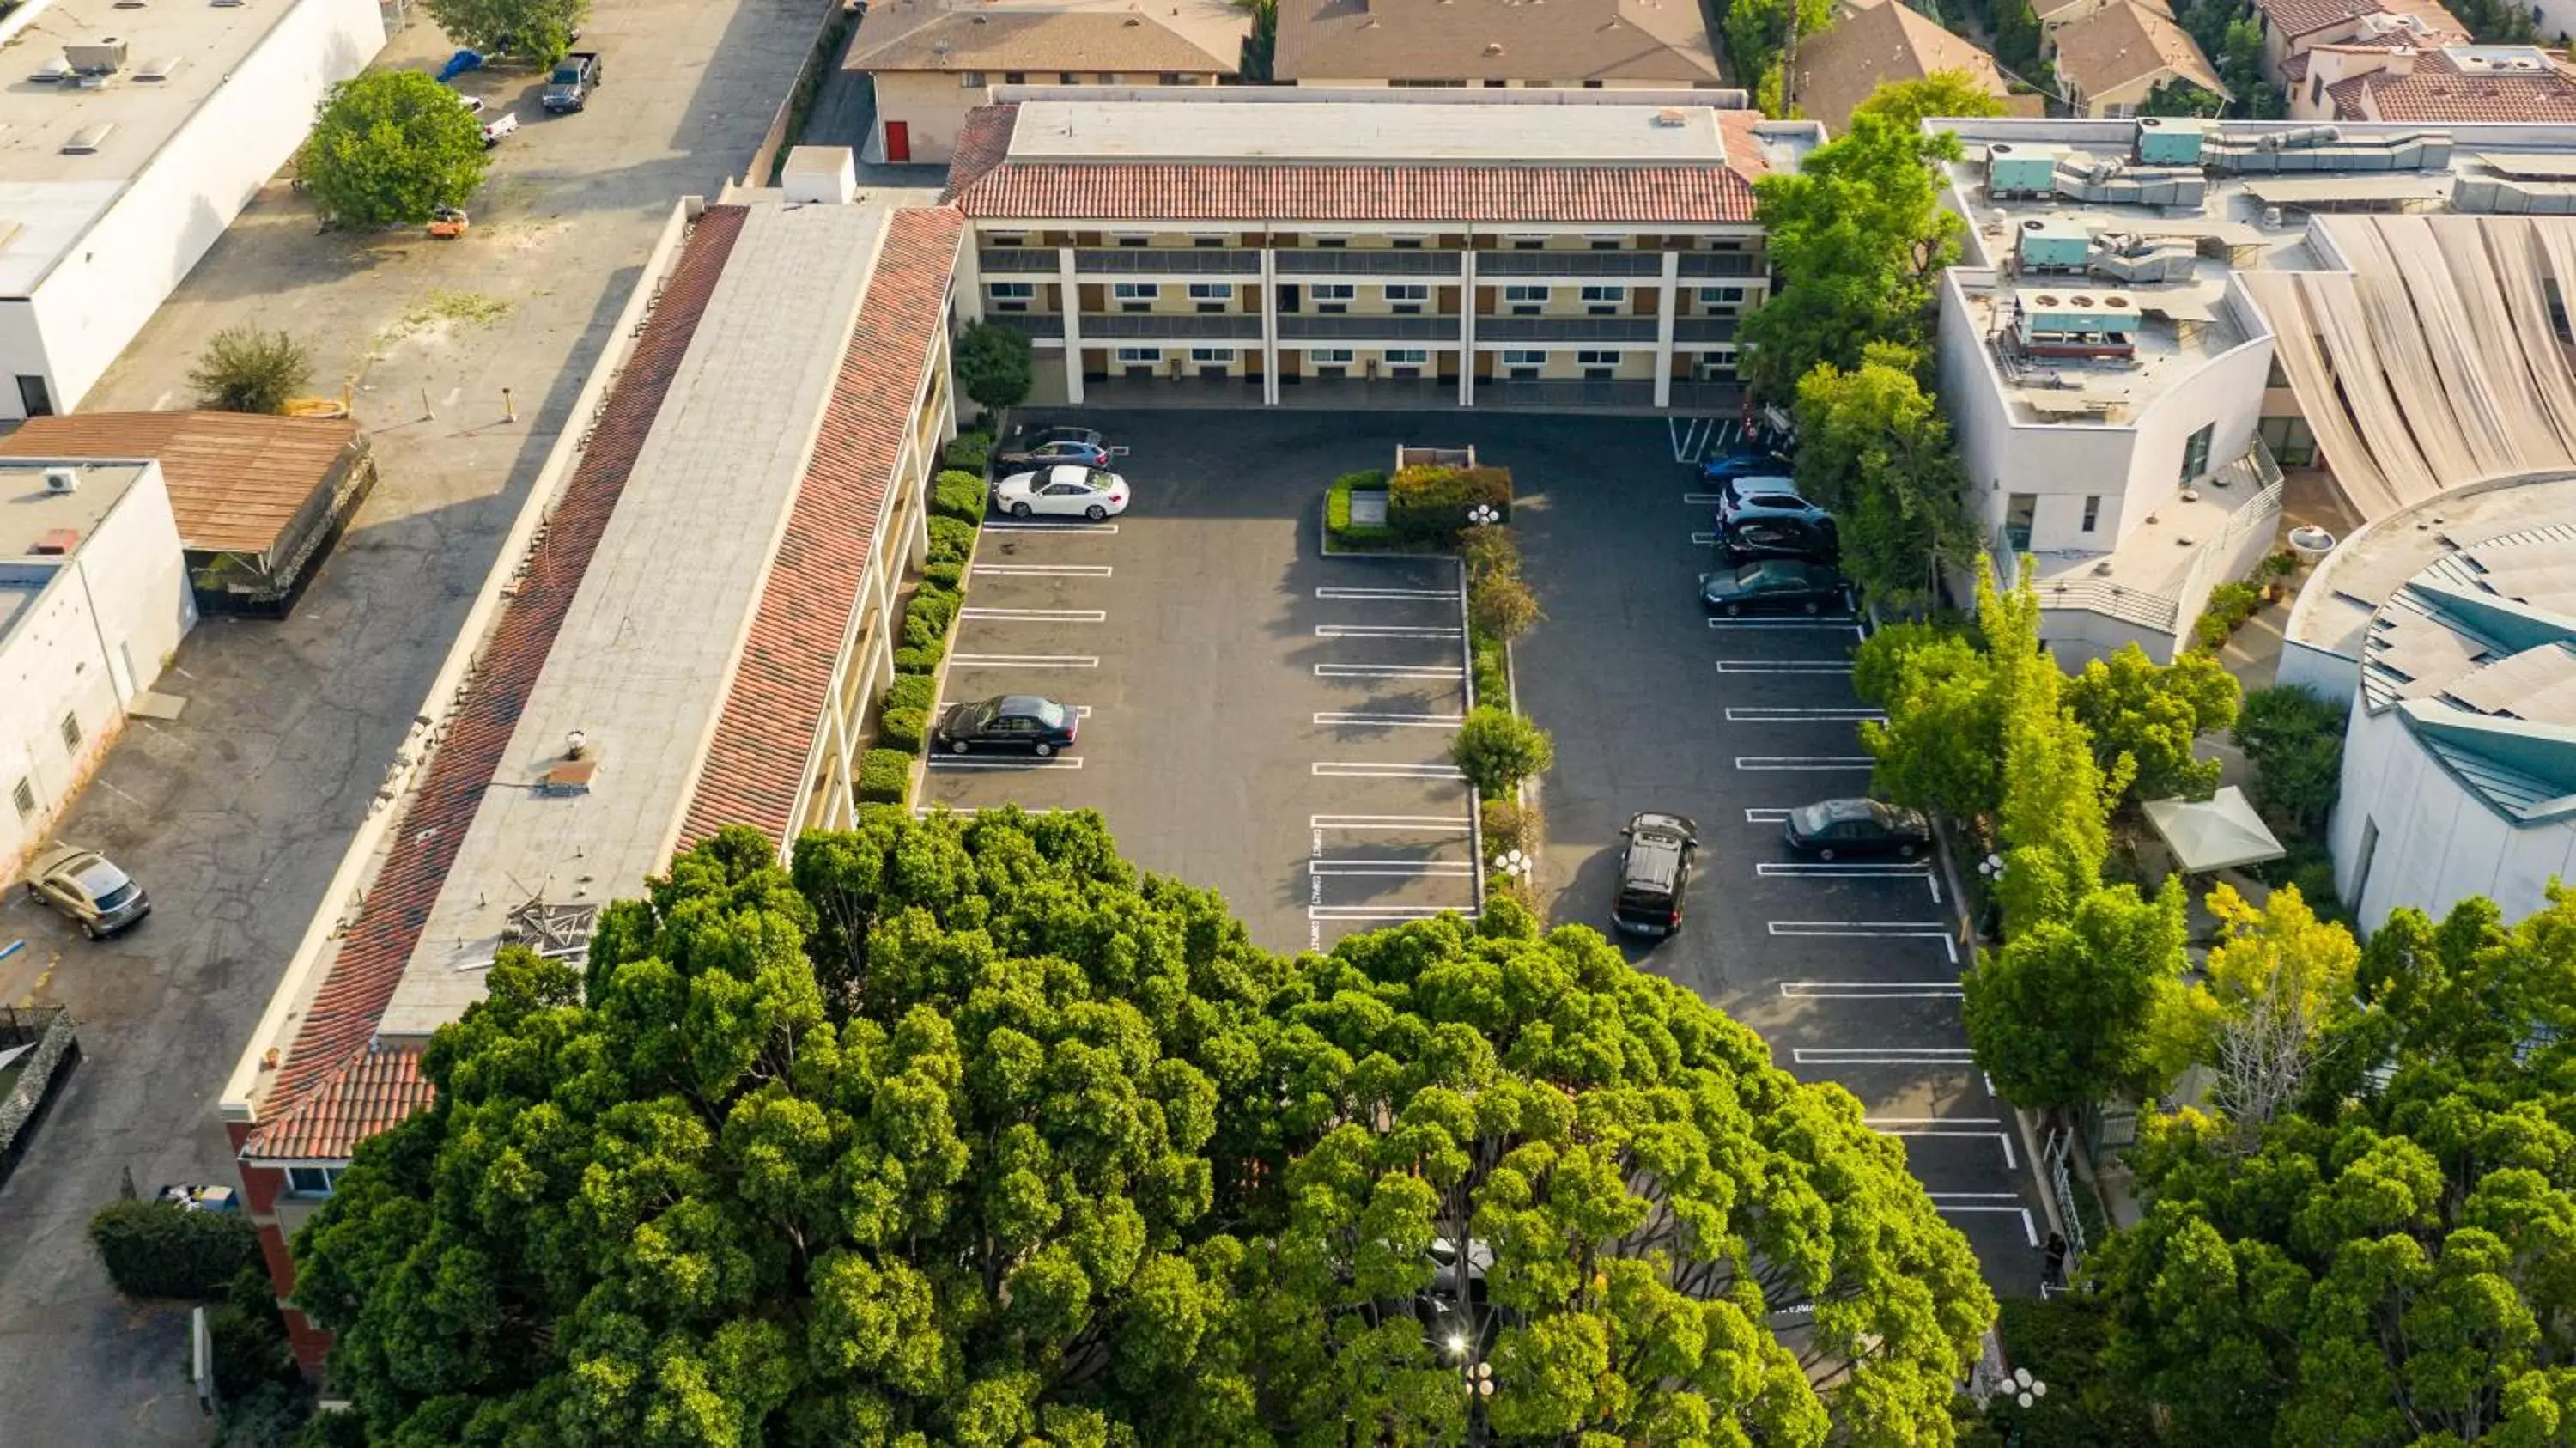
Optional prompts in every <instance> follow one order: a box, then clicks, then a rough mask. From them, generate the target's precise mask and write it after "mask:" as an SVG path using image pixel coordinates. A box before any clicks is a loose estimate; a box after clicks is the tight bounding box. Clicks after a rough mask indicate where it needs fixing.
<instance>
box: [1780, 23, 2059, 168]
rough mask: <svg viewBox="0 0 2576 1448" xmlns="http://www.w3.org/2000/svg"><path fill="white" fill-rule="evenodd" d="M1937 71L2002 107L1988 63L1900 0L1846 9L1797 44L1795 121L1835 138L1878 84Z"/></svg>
mask: <svg viewBox="0 0 2576 1448" xmlns="http://www.w3.org/2000/svg"><path fill="white" fill-rule="evenodd" d="M1940 70H1956V71H1963V72H1965V73H1966V74H1967V76H1968V78H1969V79H1970V80H1971V81H1973V82H1975V83H1976V84H1977V85H1978V86H1979V87H1980V88H1981V89H1983V90H1984V91H1985V92H1986V93H1987V94H1989V95H1992V96H1994V97H1995V98H1996V99H1998V100H2006V99H2007V92H2006V90H2005V87H2004V78H2003V75H2002V73H2001V72H1999V71H1997V70H1996V69H1995V58H1994V57H1993V56H1991V55H1988V54H1987V53H1986V52H1984V51H1982V50H1980V49H1978V48H1977V46H1976V45H1975V43H1974V42H1971V41H1967V40H1962V39H1960V38H1959V37H1958V36H1955V35H1952V34H1951V33H1950V32H1949V31H1947V30H1944V29H1942V28H1941V26H1940V24H1939V22H1937V21H1934V20H1932V19H1931V18H1929V17H1927V16H1925V15H1924V14H1923V13H1922V12H1920V11H1918V10H1916V9H1915V8H1914V7H1913V6H1911V5H1907V4H1905V3H1903V0H1870V3H1867V4H1865V5H1863V6H1861V7H1859V8H1857V9H1854V8H1850V7H1846V8H1845V10H1844V12H1843V17H1842V19H1841V20H1839V21H1837V22H1835V24H1834V26H1833V28H1832V29H1830V30H1827V31H1826V32H1825V33H1824V34H1822V35H1817V36H1811V37H1802V38H1801V39H1800V40H1799V42H1798V95H1797V101H1798V113H1799V114H1800V115H1803V116H1806V117H1808V118H1809V119H1811V120H1818V121H1822V122H1824V123H1825V126H1826V128H1827V129H1829V130H1831V131H1833V132H1835V133H1836V134H1840V133H1841V132H1842V131H1843V129H1844V128H1845V127H1847V126H1849V125H1850V124H1851V113H1852V111H1853V109H1854V108H1855V107H1857V106H1859V104H1860V103H1861V102H1862V101H1865V100H1868V99H1869V98H1870V95H1871V93H1872V92H1874V91H1876V90H1877V89H1878V88H1879V86H1880V85H1881V84H1883V83H1885V82H1888V81H1905V80H1920V79H1922V78H1923V77H1925V76H1927V75H1930V74H1932V73H1933V72H1934V71H1940ZM2009 99H2011V100H2020V99H2025V98H2023V97H2010V98H2009ZM2027 99H2031V100H2034V101H2035V100H2036V99H2037V98H2036V97H2030V98H2027ZM2025 109H2031V110H2032V113H2033V114H2036V110H2035V109H2034V108H2029V107H2025ZM1730 149H1732V147H1730Z"/></svg>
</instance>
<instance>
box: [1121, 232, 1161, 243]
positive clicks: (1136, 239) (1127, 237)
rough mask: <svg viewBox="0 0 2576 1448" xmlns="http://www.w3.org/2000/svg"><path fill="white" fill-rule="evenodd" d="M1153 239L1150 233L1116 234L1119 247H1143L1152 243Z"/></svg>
mask: <svg viewBox="0 0 2576 1448" xmlns="http://www.w3.org/2000/svg"><path fill="white" fill-rule="evenodd" d="M1153 239H1154V238H1153V236H1152V235H1151V234H1150V233H1148V232H1142V231H1122V232H1120V233H1118V236H1117V241H1118V244H1119V245H1120V246H1144V245H1146V244H1148V243H1150V242H1151V241H1153Z"/></svg>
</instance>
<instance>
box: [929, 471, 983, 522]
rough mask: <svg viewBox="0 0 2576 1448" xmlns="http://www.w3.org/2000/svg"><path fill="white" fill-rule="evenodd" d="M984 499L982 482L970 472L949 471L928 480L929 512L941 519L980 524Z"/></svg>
mask: <svg viewBox="0 0 2576 1448" xmlns="http://www.w3.org/2000/svg"><path fill="white" fill-rule="evenodd" d="M985 497H986V494H985V492H984V480H983V479H982V478H980V477H977V476H976V475H975V474H973V473H970V472H964V471H960V470H957V469H951V470H949V471H947V472H944V473H941V474H940V475H939V476H937V477H935V478H932V479H931V480H930V510H931V511H932V512H933V513H936V514H938V515H939V516H941V517H945V518H957V519H961V520H963V521H965V522H968V523H981V522H982V521H984V500H985Z"/></svg>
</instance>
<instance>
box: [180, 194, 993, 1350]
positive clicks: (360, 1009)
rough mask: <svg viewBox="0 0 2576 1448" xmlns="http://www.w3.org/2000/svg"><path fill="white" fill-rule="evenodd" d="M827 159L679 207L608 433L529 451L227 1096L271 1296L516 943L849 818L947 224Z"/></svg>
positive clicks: (940, 414) (582, 937)
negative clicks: (710, 862)
mask: <svg viewBox="0 0 2576 1448" xmlns="http://www.w3.org/2000/svg"><path fill="white" fill-rule="evenodd" d="M837 155H838V158H839V164H838V168H837V176H838V178H839V182H840V184H838V185H832V184H828V177H829V175H830V171H829V168H827V169H826V176H827V184H825V185H823V186H820V187H816V188H812V189H801V190H800V189H798V187H797V186H796V185H794V184H791V186H790V188H789V189H787V190H784V191H779V190H751V191H738V192H735V193H731V194H729V195H728V196H727V197H726V198H725V199H723V200H722V201H720V202H719V203H718V204H716V205H712V206H703V207H698V208H696V214H695V215H694V216H691V217H688V218H686V234H685V238H684V239H682V240H678V241H677V242H676V243H675V244H673V245H670V246H668V247H666V248H665V251H664V253H663V254H662V256H660V257H659V258H657V264H656V265H653V266H649V267H648V268H647V274H646V277H645V280H644V281H643V282H642V283H641V284H639V287H638V290H637V295H636V298H635V301H634V302H633V303H630V306H629V312H630V317H629V319H628V321H627V324H626V325H621V327H620V328H619V329H618V331H617V334H616V335H618V336H619V337H620V338H621V339H626V338H631V342H630V343H627V344H625V345H627V346H628V347H629V350H627V351H626V353H625V355H624V356H622V357H619V356H611V357H610V358H608V359H605V360H604V361H603V362H602V363H601V364H600V366H599V368H598V369H597V374H596V375H598V376H600V377H602V378H606V377H608V376H611V375H614V376H615V379H616V380H615V383H614V385H613V386H612V387H610V388H609V389H608V390H607V392H606V394H605V396H604V398H602V399H601V401H600V402H599V403H598V404H597V405H598V409H599V410H598V412H597V413H596V416H597V419H598V420H597V422H596V423H595V424H594V425H593V426H592V427H591V428H590V430H589V431H588V432H587V433H574V432H569V431H568V432H567V433H566V434H565V440H564V441H563V442H562V443H561V444H559V448H558V453H557V455H556V457H555V458H553V459H550V460H549V463H548V465H547V469H546V472H545V473H544V474H543V475H542V476H541V477H540V480H539V482H538V485H537V486H536V488H535V489H534V490H533V491H532V493H531V496H530V500H529V503H528V505H527V506H528V511H527V512H525V513H523V515H522V518H521V524H520V531H519V533H518V534H517V535H515V537H514V543H515V544H516V545H517V546H511V545H505V547H504V549H503V551H502V556H501V560H500V562H499V563H498V564H496V566H495V568H494V571H493V575H492V577H491V578H490V579H489V580H487V582H486V584H485V587H484V592H483V594H482V596H481V597H480V599H479V600H478V604H477V607H476V609H475V612H474V615H473V616H472V618H471V619H470V620H469V623H468V625H467V627H466V629H465V631H464V632H463V633H462V635H461V636H460V637H459V639H458V642H457V645H456V649H455V652H454V653H453V654H451V656H450V660H449V666H448V668H447V669H446V670H444V671H442V674H441V676H440V680H439V683H438V684H437V686H435V690H434V692H433V694H432V696H431V700H430V703H429V705H428V707H427V708H425V709H424V711H423V715H422V717H423V719H424V721H425V724H424V725H423V726H422V727H421V729H420V730H419V732H417V733H416V735H415V737H414V738H413V739H412V740H411V741H409V742H408V743H407V745H406V749H405V755H404V758H403V760H402V761H400V762H399V763H398V765H397V774H396V776H395V778H394V780H393V781H392V782H391V783H390V784H389V786H388V799H387V802H386V803H384V804H383V805H382V806H380V809H379V812H378V815H377V817H376V819H375V820H374V821H373V822H371V824H370V825H369V826H368V827H367V828H365V829H363V830H362V831H361V833H360V836H359V838H358V840H357V841H356V842H355V843H353V845H352V847H351V850H350V852H349V856H348V859H347V860H346V861H345V862H344V864H343V867H342V874H341V878H340V879H338V880H336V881H335V882H334V885H333V888H332V890H331V893H330V895H329V897H328V898H329V900H330V902H331V903H330V904H329V905H327V906H326V907H325V909H324V911H323V912H322V914H321V916H320V917H319V918H317V920H316V921H315V924H314V927H313V928H312V929H311V930H310V931H309V932H308V933H307V936H306V940H305V942H304V946H303V948H302V949H301V950H299V952H298V954H297V956H296V958H295V959H294V961H292V962H291V963H290V964H289V966H288V968H287V971H286V973H285V976H284V978H283V980H282V982H281V984H280V986H279V988H278V991H277V994H276V996H275V997H274V998H273V999H272V1001H271V1003H270V1007H269V1010H268V1013H267V1016H266V1017H265V1018H264V1019H263V1021H262V1022H261V1026H260V1029H259V1032H258V1034H257V1035H256V1036H255V1037H254V1039H253V1040H252V1042H251V1044H250V1046H249V1048H248V1049H247V1050H246V1051H245V1053H244V1055H243V1058H242V1061H241V1063H240V1065H239V1066H238V1067H236V1069H235V1072H234V1075H233V1078H232V1080H231V1082H230V1083H229V1084H228V1085H227V1087H226V1089H225V1092H224V1095H223V1098H222V1102H221V1111H222V1114H223V1116H224V1119H225V1123H226V1127H227V1130H228V1131H229V1132H230V1133H231V1136H232V1140H233V1143H234V1146H235V1149H236V1152H237V1154H238V1157H239V1162H240V1171H241V1177H242V1186H243V1193H244V1200H245V1203H246V1205H247V1206H248V1208H249V1210H250V1212H251V1215H252V1220H253V1221H254V1222H255V1223H257V1225H258V1226H259V1229H260V1238H261V1243H262V1246H263V1249H264V1250H265V1252H266V1254H267V1258H268V1262H269V1266H270V1269H271V1274H272V1276H273V1277H274V1278H275V1280H276V1283H277V1286H278V1291H279V1295H280V1296H281V1297H284V1296H286V1295H287V1294H288V1293H289V1292H290V1291H291V1290H292V1287H293V1266H292V1263H291V1262H290V1261H289V1260H288V1258H287V1254H286V1243H287V1241H288V1239H289V1238H291V1237H292V1235H293V1234H294V1232H295V1230H296V1228H297V1227H298V1226H299V1225H300V1224H301V1222H302V1220H303V1219H304V1218H306V1217H307V1216H309V1215H310V1214H311V1212H312V1211H313V1210H314V1209H315V1208H316V1207H317V1206H318V1205H319V1203H320V1202H321V1201H322V1200H324V1199H326V1198H327V1197H328V1196H329V1195H330V1193H331V1190H332V1187H333V1183H334V1180H335V1178H336V1175H337V1172H338V1170H339V1168H340V1167H341V1166H343V1165H344V1164H345V1163H346V1162H347V1160H348V1158H349V1155H350V1153H351V1151H352V1150H354V1148H355V1147H356V1145H357V1143H358V1142H360V1141H362V1140H364V1139H365V1138H366V1137H368V1136H371V1135H373V1134H375V1133H377V1132H380V1131H383V1130H385V1129H387V1128H388V1127H390V1126H392V1125H394V1124H395V1123H397V1122H399V1121H400V1120H402V1119H403V1118H404V1117H405V1116H407V1115H409V1114H410V1113H412V1112H414V1111H417V1110H419V1109H421V1108H422V1107H423V1106H425V1105H426V1104H428V1102H429V1100H430V1095H431V1088H430V1086H429V1083H428V1082H427V1081H426V1080H425V1079H424V1077H423V1076H422V1074H421V1070H420V1054H421V1051H422V1049H423V1048H424V1047H425V1046H426V1045H427V1044H428V1042H429V1040H430V1037H431V1035H432V1034H433V1033H434V1032H435V1031H436V1030H437V1029H438V1028H439V1027H440V1026H442V1025H445V1024H447V1023H449V1022H451V1021H454V1020H456V1019H457V1018H458V1017H459V1016H461V1015H462V1014H463V1013H464V1011H465V1010H466V1008H467V1007H468V1006H470V1005H472V1004H473V1003H474V1002H475V1001H476V1000H478V999H480V998H481V997H482V994H483V985H484V978H485V974H486V972H487V971H488V969H489V967H490V965H491V962H492V958H493V956H494V954H495V953H496V952H497V951H498V950H499V949H500V948H501V947H502V946H503V945H505V944H514V943H515V944H525V945H528V946H529V947H531V948H533V949H536V950H539V951H540V952H541V953H547V954H555V955H561V956H564V957H566V958H578V957H579V956H580V954H581V953H582V952H583V951H584V950H585V949H586V946H587V941H588V937H589V932H590V929H591V926H592V923H593V921H594V920H595V918H596V916H597V913H598V910H599V907H600V906H601V905H603V904H605V903H607V902H608V901H610V900H612V899H616V898H619V897H622V896H631V895H633V894H635V893H637V892H638V891H639V890H640V889H641V888H642V885H643V882H644V881H645V879H646V878H647V877H648V876H651V875H653V874H656V873H658V872H659V871H661V870H662V869H664V868H665V867H666V866H667V865H668V863H669V861H670V859H671V857H672V856H673V854H674V853H676V852H677V851H679V850H680V849H682V848H685V847H686V846H687V845H688V844H689V843H690V842H692V841H694V840H696V839H700V838H703V837H705V836H707V835H710V834H712V833H714V832H715V831H716V830H718V829H720V828H722V827H724V826H726V825H732V824H749V825H752V826H754V827H755V828H757V829H759V830H761V831H762V832H763V833H765V834H767V835H768V836H769V837H770V838H772V839H774V840H777V841H779V842H780V846H781V848H782V850H783V849H784V848H785V847H786V844H787V842H789V841H791V840H793V839H794V838H795V836H796V835H797V834H798V833H799V832H801V831H803V830H806V829H811V828H839V827H846V826H847V825H849V824H851V823H852V822H854V820H855V817H856V809H857V806H856V796H855V793H854V785H855V783H856V775H857V762H858V755H859V752H860V751H861V749H862V748H863V747H864V741H865V739H866V737H867V735H866V730H867V728H868V723H869V721H868V717H867V711H868V710H869V709H870V708H871V706H872V705H873V704H874V702H875V700H876V698H877V696H878V694H879V693H880V692H881V690H882V687H883V685H884V684H885V683H886V682H887V681H888V680H889V679H890V678H891V677H892V651H893V647H894V645H895V643H896V642H897V640H898V639H899V635H900V616H899V613H898V610H897V605H896V599H897V590H898V587H899V585H900V583H901V581H902V579H903V578H904V577H905V576H906V575H907V574H908V573H909V572H910V571H911V569H912V568H913V566H914V565H915V563H916V562H917V561H918V559H919V557H920V555H921V552H922V550H923V547H924V545H925V542H926V529H925V518H926V512H925V508H926V488H927V481H928V478H929V476H930V474H931V472H932V471H933V469H934V467H935V465H936V459H937V454H938V450H939V448H940V447H941V445H942V444H943V443H944V441H945V440H946V439H947V438H948V437H949V436H951V435H953V433H954V431H955V426H954V412H953V407H952V404H951V400H950V395H949V390H948V389H949V383H948V337H949V311H950V309H949V305H948V286H949V278H950V276H951V274H952V272H953V270H954V267H955V262H956V254H957V246H958V238H959V234H960V231H961V225H962V223H961V218H960V217H959V216H958V214H957V213H956V211H955V210H954V209H951V208H941V207H927V208H921V207H917V208H910V209H899V208H892V207H889V206H886V205H883V204H877V203H873V202H868V201H863V200H857V199H854V188H853V187H851V186H850V185H849V184H848V180H849V177H850V168H849V162H848V152H847V151H840V152H838V153H837ZM810 161H811V156H810V154H809V153H808V152H807V151H805V150H804V149H802V148H800V151H799V153H798V154H797V155H796V156H794V157H792V158H791V161H790V165H789V167H788V171H787V175H788V177H789V179H790V181H791V183H795V182H797V181H798V180H799V179H800V177H810V176H811V175H812V174H813V173H812V168H811V166H810ZM800 163H808V164H800ZM693 205H694V203H693ZM679 220H680V218H675V222H676V221H679ZM648 307H649V315H647V310H648ZM639 320H640V322H641V325H640V328H639V327H638V326H636V325H635V323H636V322H637V321H639ZM585 410H586V408H585V406H577V407H576V408H575V412H576V414H580V413H582V412H584V411H585ZM287 1319H288V1325H289V1329H290V1333H291V1335H292V1337H293V1340H294V1344H295V1348H296V1351H297V1353H298V1355H299V1357H300V1358H302V1359H303V1361H304V1362H305V1363H306V1364H307V1366H309V1367H318V1366H319V1363H320V1361H321V1354H322V1352H323V1350H324V1348H325V1346H326V1343H325V1342H324V1340H323V1338H322V1337H321V1335H319V1334H318V1333H315V1332H314V1331H313V1330H312V1329H311V1328H310V1326H309V1324H307V1323H306V1322H305V1321H304V1320H303V1318H302V1317H301V1315H300V1314H298V1313H296V1312H294V1311H292V1310H291V1309H290V1310H289V1311H288V1313H287Z"/></svg>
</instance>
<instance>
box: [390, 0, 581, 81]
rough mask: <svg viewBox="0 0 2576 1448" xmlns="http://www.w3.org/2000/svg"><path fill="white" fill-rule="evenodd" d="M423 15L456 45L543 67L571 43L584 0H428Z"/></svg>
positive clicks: (561, 53) (557, 57) (558, 57)
mask: <svg viewBox="0 0 2576 1448" xmlns="http://www.w3.org/2000/svg"><path fill="white" fill-rule="evenodd" d="M429 15H430V18H431V19H433V20H435V21H437V22H438V28H439V30H440V31H441V32H442V33H444V34H445V35H446V36H447V38H448V39H450V40H453V41H455V42H456V43H457V44H459V45H470V46H472V47H474V48H475V49H476V50H481V51H488V52H490V53H492V54H494V55H507V56H510V57H512V58H514V59H518V60H524V61H527V62H528V63H530V64H532V65H536V66H539V67H544V66H550V65H552V64H554V63H555V62H556V61H558V60H561V59H563V57H564V54H565V53H566V52H567V51H569V50H571V49H572V38H573V33H574V32H575V31H577V30H579V29H581V26H582V22H583V21H585V20H588V19H589V18H590V0H429Z"/></svg>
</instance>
